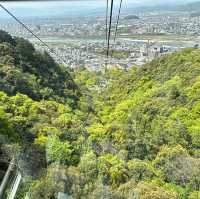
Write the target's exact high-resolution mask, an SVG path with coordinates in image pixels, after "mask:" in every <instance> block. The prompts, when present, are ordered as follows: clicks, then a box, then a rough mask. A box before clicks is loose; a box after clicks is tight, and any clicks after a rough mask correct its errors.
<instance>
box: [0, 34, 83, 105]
mask: <svg viewBox="0 0 200 199" xmlns="http://www.w3.org/2000/svg"><path fill="white" fill-rule="evenodd" d="M0 77H1V79H0V90H2V91H4V92H6V93H7V94H9V95H15V94H17V93H22V94H25V95H28V96H29V97H31V98H32V99H34V100H41V99H45V100H46V99H52V100H56V101H60V102H68V103H71V104H72V105H74V104H76V101H77V100H78V98H79V95H80V93H79V90H78V87H77V85H76V84H75V83H74V81H73V79H72V78H71V75H70V73H69V71H68V70H67V69H66V68H64V67H63V66H60V65H58V64H56V63H55V62H54V60H53V59H52V58H51V56H50V55H49V54H48V53H47V52H43V53H41V52H38V51H36V50H35V48H34V46H33V45H32V44H31V43H30V42H28V41H26V40H25V39H23V38H13V37H11V36H10V35H9V34H8V33H6V32H4V31H0Z"/></svg>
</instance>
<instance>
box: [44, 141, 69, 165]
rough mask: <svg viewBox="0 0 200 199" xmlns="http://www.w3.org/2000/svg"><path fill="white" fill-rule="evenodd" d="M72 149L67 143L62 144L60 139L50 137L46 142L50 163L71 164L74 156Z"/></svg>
mask: <svg viewBox="0 0 200 199" xmlns="http://www.w3.org/2000/svg"><path fill="white" fill-rule="evenodd" d="M71 148H72V147H71V146H70V144H69V143H68V142H67V141H65V142H62V141H60V140H59V138H58V137H49V138H48V139H47V142H46V152H47V159H48V161H49V162H60V163H65V164H70V159H71V154H72V149H71Z"/></svg>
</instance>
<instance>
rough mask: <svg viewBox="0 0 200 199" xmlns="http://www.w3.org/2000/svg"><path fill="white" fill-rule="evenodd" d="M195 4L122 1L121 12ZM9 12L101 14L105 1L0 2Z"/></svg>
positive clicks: (23, 14) (25, 14) (1, 14)
mask: <svg viewBox="0 0 200 199" xmlns="http://www.w3.org/2000/svg"><path fill="white" fill-rule="evenodd" d="M189 2H196V0H185V1H184V2H183V1H182V0H176V2H174V0H168V1H163V0H124V1H123V7H122V12H123V11H126V10H128V9H132V8H136V7H140V6H155V5H161V4H165V5H173V4H174V5H177V4H186V3H189ZM0 3H2V4H3V5H4V6H6V7H7V8H8V9H9V10H10V11H11V12H13V13H14V14H16V15H17V16H18V17H34V16H39V17H46V16H52V17H54V16H62V15H71V16H74V15H87V14H88V15H90V14H92V13H95V12H97V13H98V12H103V11H104V10H105V8H106V1H105V0H70V1H69V0H68V1H51V2H47V1H40V2H38V1H35V2H34V1H27V2H25V1H23V2H22V1H21V2H5V1H0ZM118 6H119V0H115V9H117V8H118ZM0 17H1V18H8V17H9V16H8V15H7V14H6V13H5V12H4V11H3V10H1V11H0Z"/></svg>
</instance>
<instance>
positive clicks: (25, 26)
mask: <svg viewBox="0 0 200 199" xmlns="http://www.w3.org/2000/svg"><path fill="white" fill-rule="evenodd" d="M0 7H1V8H2V9H3V10H5V11H6V12H7V13H8V14H9V15H10V16H11V17H12V18H13V19H14V20H15V21H17V22H18V23H19V24H20V25H21V26H23V27H24V28H25V29H26V30H27V31H28V32H30V33H31V34H32V35H33V36H34V37H35V38H36V39H37V40H39V41H40V42H41V43H42V44H43V45H44V46H45V47H46V48H47V49H48V50H49V51H50V52H51V53H53V54H54V55H55V56H56V57H57V58H58V59H60V60H61V61H62V62H63V63H64V64H65V65H67V64H66V62H65V60H64V59H63V58H62V57H60V56H59V55H58V54H57V53H56V52H55V51H54V50H53V49H52V48H51V47H50V46H49V45H48V44H47V43H46V42H44V41H43V40H42V39H40V37H38V36H37V35H36V34H35V33H34V32H33V31H32V30H31V29H30V28H29V27H28V26H27V25H25V24H24V23H23V22H22V21H20V20H19V19H18V18H17V17H16V16H15V15H14V14H12V13H11V12H10V11H9V10H8V9H7V8H5V7H4V6H3V5H2V4H0Z"/></svg>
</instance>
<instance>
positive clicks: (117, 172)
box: [0, 31, 200, 199]
mask: <svg viewBox="0 0 200 199" xmlns="http://www.w3.org/2000/svg"><path fill="white" fill-rule="evenodd" d="M0 58H1V59H0V90H1V91H2V92H0V134H1V138H2V137H3V138H2V139H1V142H2V143H3V140H5V139H7V140H9V141H10V142H14V143H19V144H20V145H21V146H22V149H24V151H23V153H24V154H26V153H27V152H25V151H27V150H25V149H27V147H29V146H35V147H37V146H38V151H39V147H41V148H42V149H44V147H46V155H47V168H43V169H44V172H43V174H44V175H42V176H41V177H40V178H38V179H36V180H35V179H34V180H33V184H31V185H29V186H30V190H29V191H27V190H28V188H27V187H25V188H24V187H23V186H22V190H24V191H25V192H29V195H31V199H40V198H48V199H54V198H55V197H56V194H57V192H58V191H62V192H63V191H64V192H66V193H67V194H68V195H71V196H72V197H73V198H74V199H80V198H81V199H82V198H83V199H88V198H95V199H96V198H97V199H98V198H99V199H100V198H102V197H104V196H105V198H106V197H107V198H111V199H196V197H197V196H198V194H199V187H200V180H199V179H200V153H199V152H200V103H199V100H200V65H199V62H200V53H199V50H194V49H186V50H183V51H182V52H178V53H173V54H171V55H167V56H163V57H160V58H159V59H157V60H153V61H152V62H151V63H149V64H146V65H144V66H142V67H140V68H136V67H132V68H131V69H129V70H121V69H116V68H115V69H106V70H105V71H103V72H95V71H88V70H87V69H85V68H77V69H75V70H74V71H71V73H70V74H69V72H68V70H66V69H65V68H64V67H63V66H58V65H57V64H55V62H54V61H53V59H52V58H51V57H50V56H49V55H48V54H47V53H43V54H41V53H39V52H37V51H35V49H34V47H33V46H32V45H31V44H30V43H29V42H27V41H25V40H24V39H19V38H12V37H11V36H9V35H8V34H6V33H5V32H1V31H0ZM72 77H73V79H72ZM78 88H79V89H80V90H79V89H78ZM80 93H81V94H82V95H80ZM24 94H26V95H24ZM35 151H37V150H35ZM39 153H40V154H42V151H41V152H39ZM30 154H32V153H30ZM25 157H26V156H25ZM35 157H39V154H34V155H33V156H32V159H34V158H35ZM28 158H29V157H28ZM30 159H31V158H30ZM32 159H31V160H32ZM38 159H39V158H38ZM38 161H39V160H38ZM38 161H37V165H38ZM57 162H59V163H60V165H59V166H58V165H55V163H57ZM23 188H24V189H23ZM105 194H106V195H105ZM22 195H23V196H24V195H25V194H21V198H20V196H18V197H19V198H20V199H22V198H23V197H22Z"/></svg>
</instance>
